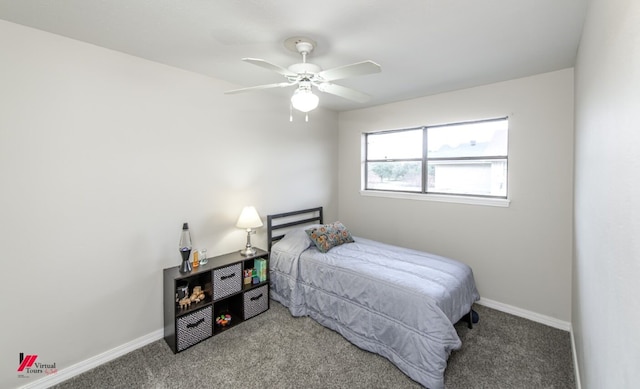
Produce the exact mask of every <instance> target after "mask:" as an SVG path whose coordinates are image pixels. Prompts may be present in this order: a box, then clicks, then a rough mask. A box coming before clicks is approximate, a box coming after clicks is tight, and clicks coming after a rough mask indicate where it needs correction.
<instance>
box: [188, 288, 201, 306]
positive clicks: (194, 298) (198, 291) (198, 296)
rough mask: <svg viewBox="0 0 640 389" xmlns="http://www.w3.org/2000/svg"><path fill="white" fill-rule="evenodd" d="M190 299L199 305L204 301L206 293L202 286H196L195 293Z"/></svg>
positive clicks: (192, 293)
mask: <svg viewBox="0 0 640 389" xmlns="http://www.w3.org/2000/svg"><path fill="white" fill-rule="evenodd" d="M189 299H190V300H191V301H193V302H196V303H199V302H200V301H202V300H204V292H203V291H202V287H201V286H194V287H193V292H191V297H189Z"/></svg>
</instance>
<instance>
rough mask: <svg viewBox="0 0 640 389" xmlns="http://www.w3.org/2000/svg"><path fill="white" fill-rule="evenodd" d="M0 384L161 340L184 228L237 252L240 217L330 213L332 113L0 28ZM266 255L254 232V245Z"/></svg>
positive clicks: (199, 239) (218, 248) (197, 239)
mask: <svg viewBox="0 0 640 389" xmlns="http://www.w3.org/2000/svg"><path fill="white" fill-rule="evenodd" d="M0 47H1V48H2V49H1V50H0V182H1V183H2V184H1V185H2V190H1V191H0V212H1V217H0V220H1V224H0V226H1V228H0V247H2V251H3V252H2V256H1V258H2V259H1V261H2V270H1V271H0V274H1V276H0V285H1V286H2V293H1V295H0V296H1V297H0V299H2V309H3V312H4V313H3V315H2V317H3V325H2V331H1V332H0V340H1V347H0V349H1V350H2V353H0V366H1V367H2V370H1V373H0V387H15V386H18V385H23V384H26V383H27V382H29V381H30V380H33V379H37V378H40V377H42V375H37V374H36V375H33V376H32V377H31V378H30V379H24V378H18V373H17V367H18V354H19V353H20V352H24V353H25V354H37V355H38V362H42V363H53V362H55V363H56V365H57V368H58V369H64V368H66V367H68V366H70V365H72V364H74V363H77V362H79V361H83V360H86V359H87V358H90V357H93V356H95V355H97V354H99V353H102V352H105V351H107V350H110V349H112V348H114V347H117V346H120V345H122V344H124V343H127V342H130V341H132V340H133V339H136V338H138V337H141V336H144V335H147V334H149V333H152V332H154V331H157V330H159V329H161V328H162V269H163V268H165V267H170V266H175V265H178V264H179V263H180V256H179V254H178V251H177V244H178V238H179V232H180V229H181V226H182V223H183V222H189V223H190V226H191V229H192V236H193V239H194V243H195V245H196V246H197V247H203V246H206V247H207V248H208V249H209V253H210V255H217V254H222V253H225V252H228V251H232V250H235V249H240V248H242V247H243V246H244V244H245V236H246V235H245V233H244V232H243V231H241V230H238V229H236V228H235V227H234V225H235V221H236V219H237V217H238V215H239V213H240V210H241V209H242V206H244V205H247V204H253V205H255V206H256V208H257V209H258V211H259V212H260V213H261V215H262V216H263V217H264V216H265V215H266V214H268V213H274V212H283V211H288V210H292V209H297V208H300V207H311V206H316V205H324V206H325V207H326V212H327V218H328V219H333V218H335V215H337V173H336V172H337V150H338V147H337V131H338V130H337V128H338V126H337V114H336V113H333V112H330V111H323V110H318V111H314V113H313V114H312V115H311V119H310V122H309V123H305V122H304V120H302V119H301V117H298V118H297V119H296V121H295V122H293V123H290V122H289V120H288V119H289V110H288V102H287V101H280V100H279V99H277V98H272V97H271V96H270V95H269V94H265V93H255V94H246V95H245V94H243V95H234V96H226V95H223V91H224V90H227V89H231V88H232V87H238V86H237V85H229V84H226V83H223V82H221V81H217V80H214V79H210V78H206V77H203V76H200V75H196V74H193V73H189V72H185V71H182V70H178V69H175V68H171V67H167V66H164V65H160V64H157V63H152V62H149V61H145V60H142V59H139V58H135V57H131V56H128V55H125V54H122V53H118V52H114V51H110V50H106V49H103V48H99V47H96V46H92V45H88V44H85V43H82V42H78V41H74V40H70V39H67V38H63V37H60V36H57V35H52V34H48V33H45V32H42V31H37V30H33V29H29V28H25V27H22V26H19V25H16V24H11V23H7V22H4V21H0ZM254 244H256V245H257V246H261V247H265V244H266V238H265V229H262V230H261V231H260V232H259V234H258V235H257V236H256V237H255V238H254Z"/></svg>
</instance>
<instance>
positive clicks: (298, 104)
mask: <svg viewBox="0 0 640 389" xmlns="http://www.w3.org/2000/svg"><path fill="white" fill-rule="evenodd" d="M319 102H320V98H318V96H316V95H314V94H313V92H311V90H310V89H307V88H298V89H296V91H295V92H293V96H291V105H292V106H293V108H295V109H297V110H298V111H300V112H309V111H313V110H314V109H316V108H318V103H319Z"/></svg>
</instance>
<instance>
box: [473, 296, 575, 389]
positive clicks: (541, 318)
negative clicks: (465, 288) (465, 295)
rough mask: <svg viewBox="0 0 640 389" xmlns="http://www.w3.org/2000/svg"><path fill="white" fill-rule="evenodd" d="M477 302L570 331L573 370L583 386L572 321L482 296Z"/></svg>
mask: <svg viewBox="0 0 640 389" xmlns="http://www.w3.org/2000/svg"><path fill="white" fill-rule="evenodd" d="M477 303H478V304H480V305H484V306H485V307H489V308H493V309H496V310H498V311H501V312H505V313H510V314H512V315H514V316H519V317H523V318H525V319H529V320H531V321H535V322H537V323H541V324H544V325H548V326H550V327H553V328H557V329H559V330H564V331H569V335H570V337H571V355H572V356H573V371H574V374H575V381H576V389H581V388H582V385H581V384H580V370H579V369H578V354H576V339H575V337H574V336H573V326H572V325H571V323H569V322H566V321H563V320H559V319H556V318H555V317H550V316H546V315H541V314H539V313H536V312H532V311H528V310H526V309H522V308H518V307H514V306H513V305H509V304H503V303H500V302H498V301H494V300H489V299H486V298H480V301H478V302H477Z"/></svg>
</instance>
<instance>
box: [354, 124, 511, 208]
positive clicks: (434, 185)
mask: <svg viewBox="0 0 640 389" xmlns="http://www.w3.org/2000/svg"><path fill="white" fill-rule="evenodd" d="M507 140H508V120H507V118H500V119H490V120H482V121H476V122H465V123H455V124H446V125H439V126H428V127H420V128H410V129H402V130H392V131H383V132H372V133H366V134H364V143H365V148H364V150H365V151H364V152H365V158H364V164H365V166H364V189H365V190H375V191H389V192H407V193H420V194H440V195H458V196H475V197H488V198H502V199H506V198H507V156H508V154H507V144H508V142H507Z"/></svg>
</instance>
